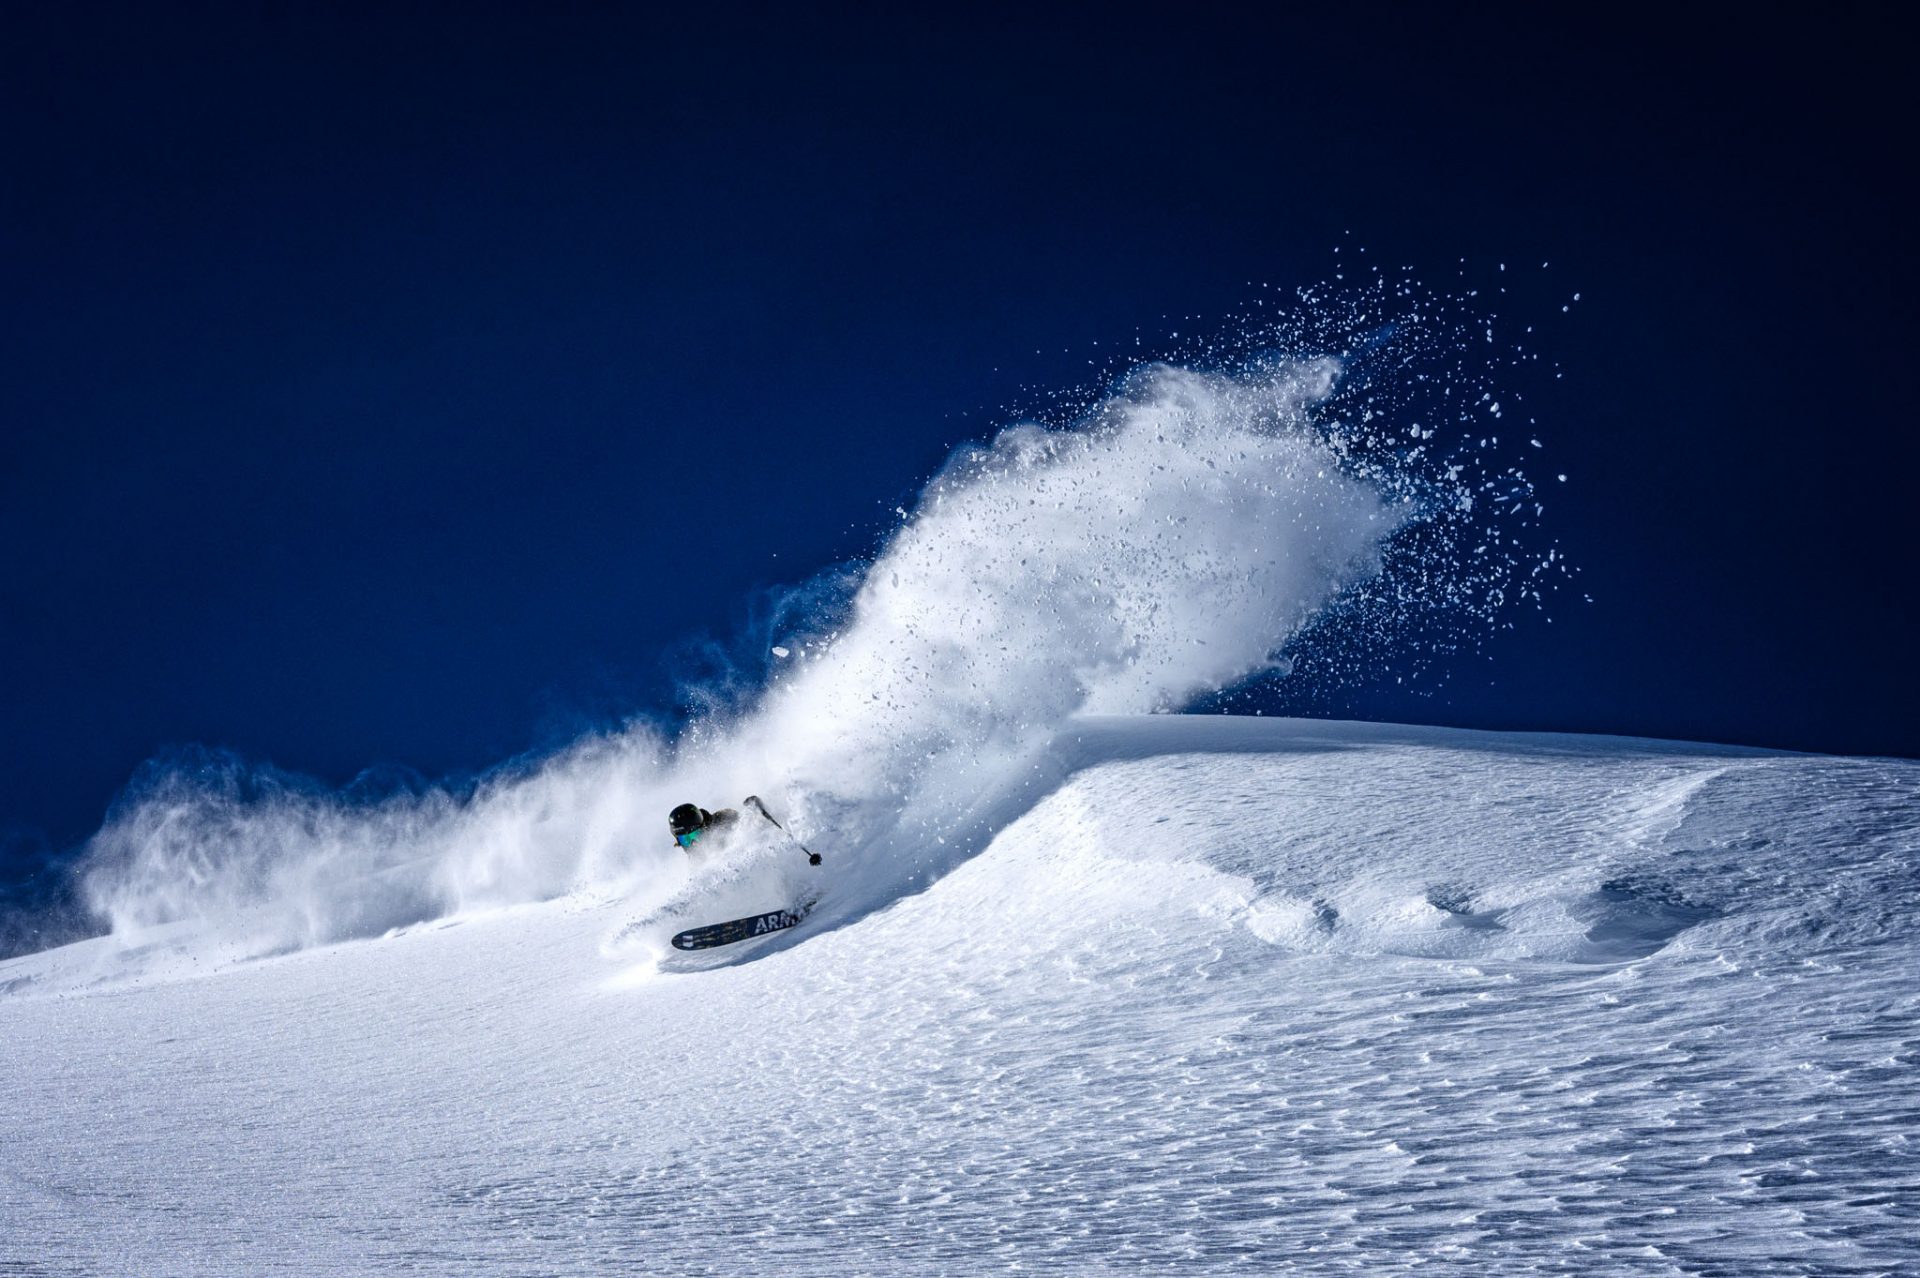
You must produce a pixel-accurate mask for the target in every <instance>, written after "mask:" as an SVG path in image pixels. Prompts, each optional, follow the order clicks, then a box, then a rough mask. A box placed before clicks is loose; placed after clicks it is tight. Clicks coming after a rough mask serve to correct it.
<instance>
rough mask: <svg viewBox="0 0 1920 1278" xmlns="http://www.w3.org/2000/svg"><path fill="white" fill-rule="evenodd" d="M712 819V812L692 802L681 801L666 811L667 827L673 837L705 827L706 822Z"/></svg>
mask: <svg viewBox="0 0 1920 1278" xmlns="http://www.w3.org/2000/svg"><path fill="white" fill-rule="evenodd" d="M712 819H713V814H712V813H711V812H708V811H707V810H706V809H705V808H702V807H699V806H697V805H695V804H692V803H683V804H681V805H680V806H679V807H677V808H675V809H674V810H673V811H671V812H669V813H667V828H669V829H671V830H672V831H673V837H674V838H676V839H677V838H679V837H680V836H681V835H683V834H692V833H693V832H694V831H695V830H704V829H706V828H707V822H708V821H710V820H712Z"/></svg>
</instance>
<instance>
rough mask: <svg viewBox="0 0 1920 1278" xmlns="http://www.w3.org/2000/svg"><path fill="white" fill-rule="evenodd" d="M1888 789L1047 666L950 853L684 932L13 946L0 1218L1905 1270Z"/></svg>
mask: <svg viewBox="0 0 1920 1278" xmlns="http://www.w3.org/2000/svg"><path fill="white" fill-rule="evenodd" d="M1916 798H1920V765H1915V764H1913V763H1907V762H1899V761H1885V760H1851V759H1836V758H1825V757H1815V756H1800V755H1783V754H1767V753H1760V752H1751V751H1735V750H1726V749H1719V748H1714V747H1698V746H1689V745H1679V744H1672V743H1660V742H1649V741H1634V740H1624V739H1611V738H1574V737H1561V736H1521V735H1491V734H1477V733H1465V732H1452V731H1445V730H1438V729H1415V728H1395V727H1384V726H1377V725H1361V724H1331V723H1308V722H1298V721H1275V720H1253V719H1223V718H1211V717H1209V718H1181V717H1172V716H1147V717H1140V718H1107V719H1083V720H1078V721H1075V722H1074V723H1072V724H1071V725H1069V727H1068V728H1067V729H1066V730H1065V731H1064V732H1063V733H1062V734H1061V735H1060V736H1059V737H1058V738H1057V740H1056V741H1055V742H1054V744H1053V746H1052V748H1051V749H1050V750H1049V751H1047V752H1046V753H1045V754H1044V755H1042V756H1041V757H1040V758H1039V760H1038V761H1037V763H1036V765H1035V766H1033V767H1030V768H1029V769H1027V770H1026V771H1024V772H1023V773H1021V774H1020V778H1019V780H1017V781H1016V782H1014V783H1012V784H1009V785H1006V786H1004V787H1002V789H1001V790H1000V792H999V793H998V795H997V796H996V797H995V798H994V799H993V800H991V801H990V802H988V803H986V804H984V805H983V806H981V807H980V808H979V809H978V810H977V811H976V812H975V813H974V814H973V820H974V822H975V828H976V829H977V830H978V831H979V832H980V833H981V835H982V838H981V839H980V841H979V842H980V844H981V845H982V846H981V850H979V851H978V852H977V854H974V855H972V856H970V857H969V856H966V855H965V854H964V851H961V852H945V851H936V850H935V847H936V845H934V844H932V843H929V845H928V848H927V849H926V851H927V855H928V858H929V859H928V861H927V864H928V867H929V873H928V875H927V877H926V878H925V879H924V880H922V881H920V882H914V883H910V884H909V886H908V887H907V888H906V889H905V890H904V891H902V890H896V891H895V892H894V893H893V894H892V895H891V896H890V897H887V898H884V899H881V898H876V897H874V896H872V894H871V893H868V894H864V895H863V894H862V893H860V892H849V893H847V894H845V895H843V897H842V898H841V908H839V909H837V910H836V909H834V908H830V907H829V906H826V905H823V908H822V910H821V911H819V912H817V913H816V915H815V916H814V917H812V918H810V919H809V920H808V922H807V923H806V924H804V925H803V926H802V927H801V928H799V929H797V930H796V931H795V932H794V933H790V934H787V935H785V936H783V937H781V938H779V939H778V940H777V941H775V942H772V943H770V944H768V945H767V946H765V947H764V948H762V949H760V950H758V951H755V950H751V949H749V950H745V951H741V952H738V953H737V954H735V955H732V956H730V961H729V965H726V966H720V967H716V968H713V969H711V970H705V971H698V972H681V973H675V972H671V971H662V970H661V969H660V967H659V965H658V964H657V962H656V961H655V958H654V955H655V953H656V951H655V949H654V948H653V947H652V946H651V945H650V944H649V943H647V942H646V940H645V938H644V937H642V938H638V939H636V936H635V934H634V933H633V932H632V930H631V929H630V925H631V924H632V923H633V922H634V920H635V916H636V912H643V911H644V910H645V909H647V908H651V907H650V906H649V905H648V903H646V902H644V901H641V900H639V899H638V898H637V897H634V896H612V895H608V894H605V893H601V894H598V895H593V894H588V893H575V894H571V895H567V896H563V897H560V898H558V899H554V900H550V901H547V902H545V903H542V904H535V905H521V906H516V907H511V908H502V909H494V910H478V911H471V912H468V913H466V914H464V915H458V916H455V917H453V918H448V919H441V920H437V921H433V922H429V923H424V924H420V925H417V926H414V927H411V928H406V929H401V930H397V931H395V932H393V933H390V934H387V935H384V936H379V937H376V938H371V939H360V940H352V941H348V942H346V943H342V944H337V945H331V946H323V947H319V948H311V949H305V950H300V951H297V952H292V953H286V954H283V955H280V956H278V957H268V958H260V959H253V960H249V961H240V962H225V963H223V962H221V961H220V960H219V959H218V958H217V957H216V956H215V954H214V953H213V952H209V951H207V950H205V949H202V948H196V947H195V946H193V945H192V944H189V943H187V942H186V941H185V940H181V941H180V942H179V943H177V944H174V943H170V941H169V937H168V933H167V932H166V930H165V929H156V930H153V931H151V932H149V933H147V934H145V935H144V939H143V941H142V947H144V948H134V949H129V948H127V946H126V943H125V941H124V940H116V939H114V938H107V939H104V940H100V941H94V942H88V943H85V944H82V945H77V946H72V947H68V948H67V949H64V950H58V951H53V952H50V953H47V954H41V955H34V956H30V957H27V958H23V959H18V960H15V961H12V962H9V963H5V964H0V990H3V991H5V997H0V1070H4V1077H5V1078H6V1080H7V1083H6V1100H5V1106H4V1111H3V1112H0V1151H3V1152H0V1272H7V1273H28V1274H46V1275H69V1274H72V1275H79V1274H88V1275H91V1274H151V1275H165V1274H235V1275H240V1274H266V1273H290V1274H339V1273H354V1274H360V1273H367V1274H371V1273H394V1272H409V1273H423V1274H449V1275H451V1274H462V1275H464V1274H476V1273H501V1274H582V1273H610V1274H611V1273H621V1274H628V1273H658V1274H678V1273H706V1272H711V1273H741V1272H747V1271H771V1272H783V1273H801V1274H868V1273H870V1274H920V1273H925V1274H946V1273H965V1272H999V1271H1004V1270H1007V1269H1010V1268H1014V1267H1016V1266H1019V1267H1024V1268H1027V1269H1032V1270H1037V1271H1041V1272H1049V1273H1075V1274H1089V1273H1118V1272H1143V1273H1177V1272H1189V1271H1194V1272H1211V1271H1215V1270H1240V1271H1246V1272H1261V1273H1271V1272H1301V1273H1316V1272H1330V1273H1331V1272H1360V1273H1381V1272H1397V1271H1399V1270H1403V1269H1415V1268H1420V1267H1422V1266H1426V1267H1432V1266H1433V1265H1434V1264H1436V1263H1438V1264H1441V1265H1443V1266H1444V1267H1448V1268H1453V1269H1457V1270H1458V1271H1460V1272H1578V1273H1597V1272H1606V1273H1615V1272H1617V1273H1648V1274H1662V1273H1723V1274H1743V1275H1746V1274H1768V1273H1809V1272H1818V1273H1858V1274H1893V1273H1902V1272H1914V1271H1915V1269H1916V1267H1920V1242H1917V1241H1916V1237H1917V1236H1920V1145H1916V1141H1920V1100H1916V1099H1915V1097H1916V1089H1915V1087H1914V1077H1915V1066H1916V1064H1920V1027H1917V1026H1916V1019H1915V1012H1916V1004H1920V993H1917V992H1916V980H1915V973H1916V972H1920V953H1917V950H1920V946H1916V942H1915V939H1914V936H1913V929H1914V923H1915V920H1916V905H1920V878H1917V877H1916V864H1915V862H1916V855H1917V849H1920V822H1917V818H1916V810H1917V807H1920V805H1916ZM956 828H957V827H956ZM903 837H904V836H903ZM819 843H820V845H821V846H820V850H821V851H822V852H824V853H825V854H826V855H827V858H828V864H827V866H826V867H824V871H825V873H826V874H827V875H828V876H829V878H828V882H829V885H831V883H832V879H831V876H832V874H833V873H834V871H835V869H836V866H840V867H857V866H858V865H860V864H862V863H863V862H862V861H861V860H860V859H859V858H852V857H847V858H842V859H841V860H840V861H838V862H836V859H835V856H834V853H835V850H836V849H835V848H834V846H833V845H832V843H831V841H830V839H828V838H822V839H820V840H819ZM900 850H901V852H902V854H903V855H904V854H911V853H913V852H914V851H915V850H914V849H911V848H902V849H900ZM871 855H872V854H871V853H869V856H868V859H869V860H870V859H871ZM934 871H947V872H944V873H935V872H934ZM841 872H842V873H852V872H853V870H852V869H847V868H842V871H841ZM829 900H831V897H830V898H829ZM735 959H737V961H733V960H735Z"/></svg>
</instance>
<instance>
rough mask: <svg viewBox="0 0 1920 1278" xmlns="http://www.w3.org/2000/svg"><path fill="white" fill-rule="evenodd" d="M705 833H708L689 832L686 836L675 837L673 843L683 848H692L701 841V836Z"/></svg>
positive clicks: (700, 831)
mask: <svg viewBox="0 0 1920 1278" xmlns="http://www.w3.org/2000/svg"><path fill="white" fill-rule="evenodd" d="M705 833H706V831H705V830H688V831H687V832H686V833H685V834H676V835H674V836H673V841H674V842H675V843H678V844H679V845H680V846H681V847H683V848H690V847H692V846H693V845H694V844H696V843H698V842H699V841H700V836H701V835H703V834H705Z"/></svg>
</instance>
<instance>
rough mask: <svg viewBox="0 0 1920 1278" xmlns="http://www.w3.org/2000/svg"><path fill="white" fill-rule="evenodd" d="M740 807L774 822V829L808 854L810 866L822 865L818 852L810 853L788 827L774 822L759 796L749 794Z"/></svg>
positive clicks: (771, 814)
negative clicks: (750, 809) (749, 809)
mask: <svg viewBox="0 0 1920 1278" xmlns="http://www.w3.org/2000/svg"><path fill="white" fill-rule="evenodd" d="M740 806H741V807H743V808H752V809H753V810H754V811H755V812H758V813H759V814H760V815H761V816H763V817H765V818H766V819H767V820H768V821H772V822H773V828H774V829H776V830H778V831H780V833H782V834H785V835H786V836H787V838H788V839H789V840H790V841H791V842H792V843H793V846H795V847H796V848H799V849H800V850H801V851H802V852H806V853H807V864H808V865H818V864H820V854H819V853H818V852H809V851H808V850H807V845H806V844H804V843H802V842H801V841H800V840H798V839H796V838H794V837H793V835H792V834H791V833H789V832H788V830H787V827H786V826H784V825H781V824H780V823H779V822H778V821H774V819H773V813H771V812H769V811H767V805H766V804H764V803H762V802H760V796H759V795H757V794H749V795H748V796H747V797H746V798H744V799H742V800H741V801H740Z"/></svg>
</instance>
